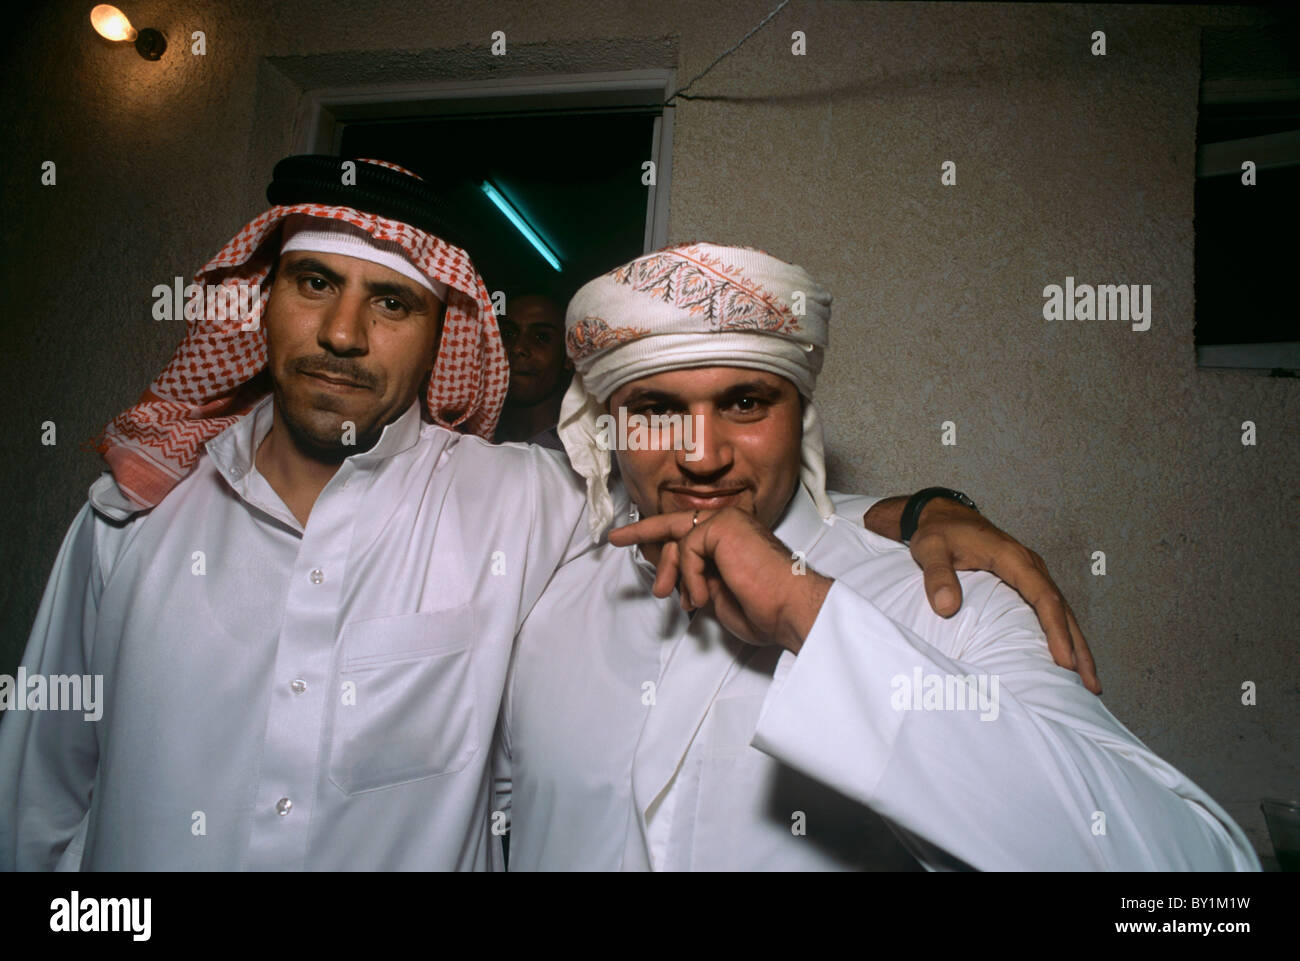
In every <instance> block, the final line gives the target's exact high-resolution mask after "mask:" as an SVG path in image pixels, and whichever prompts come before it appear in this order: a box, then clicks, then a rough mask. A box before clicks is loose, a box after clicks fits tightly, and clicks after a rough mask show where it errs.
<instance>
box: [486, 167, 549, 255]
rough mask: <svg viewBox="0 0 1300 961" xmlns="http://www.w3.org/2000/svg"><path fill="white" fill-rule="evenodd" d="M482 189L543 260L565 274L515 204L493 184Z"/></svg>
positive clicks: (487, 183) (544, 242) (488, 184)
mask: <svg viewBox="0 0 1300 961" xmlns="http://www.w3.org/2000/svg"><path fill="white" fill-rule="evenodd" d="M480 189H482V191H483V192H484V193H485V194H487V196H488V199H489V200H491V201H492V202H493V203H494V204H496V205H497V209H498V210H500V211H501V212H502V213H503V214H505V215H506V219H507V220H508V221H510V222H511V223H512V224H514V226H515V229H516V230H517V231H519V232H520V233H521V234H523V235H524V239H525V240H527V241H528V242H529V243H530V244H532V245H533V247H535V248H536V249H537V252H538V253H539V254H541V255H542V258H543V259H544V260H545V261H546V262H547V263H548V264H550V265H551V266H552V267H554V268H555V269H556V270H559V271H561V272H563V269H562V268H561V267H560V258H559V257H557V256H555V252H554V251H552V250H551V248H550V247H548V246H547V245H546V241H544V240H542V238H541V237H539V236H538V235H537V231H535V230H534V229H533V228H532V227H530V226H529V225H528V221H527V220H526V219H525V218H524V215H523V214H522V213H520V212H519V211H518V210H516V209H515V207H514V204H512V203H511V202H510V201H509V200H507V199H506V198H505V197H504V196H503V195H502V194H501V191H499V190H497V188H496V187H494V186H492V184H491V182H489V181H487V180H485V181H483V183H482V184H481V185H480Z"/></svg>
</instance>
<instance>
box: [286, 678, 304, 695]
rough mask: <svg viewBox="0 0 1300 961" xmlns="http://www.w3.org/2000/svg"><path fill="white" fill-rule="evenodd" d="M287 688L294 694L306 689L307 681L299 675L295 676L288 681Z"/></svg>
mask: <svg viewBox="0 0 1300 961" xmlns="http://www.w3.org/2000/svg"><path fill="white" fill-rule="evenodd" d="M289 690H291V691H293V693H295V694H301V693H302V692H303V691H305V690H307V682H306V681H304V680H303V679H302V678H300V677H296V678H294V679H293V680H292V681H290V682H289Z"/></svg>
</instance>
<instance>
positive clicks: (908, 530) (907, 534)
mask: <svg viewBox="0 0 1300 961" xmlns="http://www.w3.org/2000/svg"><path fill="white" fill-rule="evenodd" d="M936 497H946V498H948V500H951V501H956V502H957V503H958V504H963V505H965V506H966V507H969V508H970V509H971V510H973V511H976V512H978V511H979V508H978V507H976V506H975V502H974V501H973V500H971V499H970V498H969V497H967V496H966V495H965V494H963V493H962V492H961V491H955V490H952V489H951V488H948V487H927V488H925V490H919V491H917V492H916V493H915V494H913V495H912V496H911V497H909V498H908V499H907V503H906V504H905V505H904V506H903V519H902V520H901V521H900V522H899V525H898V529H899V530H898V532H899V534H900V535H901V537H900V538H899V539H900V540H901V541H902V542H903V543H904V544H908V543H910V542H911V540H912V537H913V536H914V535H915V534H916V524H917V521H918V520H919V519H920V517H921V511H923V510H924V509H925V505H926V504H928V503H930V501H932V500H934V498H936Z"/></svg>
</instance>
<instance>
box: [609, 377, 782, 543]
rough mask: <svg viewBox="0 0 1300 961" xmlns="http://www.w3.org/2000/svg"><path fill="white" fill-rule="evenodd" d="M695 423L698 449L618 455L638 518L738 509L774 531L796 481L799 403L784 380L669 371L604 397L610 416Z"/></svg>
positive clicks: (678, 444) (668, 445) (677, 440)
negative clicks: (621, 412) (620, 412)
mask: <svg viewBox="0 0 1300 961" xmlns="http://www.w3.org/2000/svg"><path fill="white" fill-rule="evenodd" d="M620 407H626V408H627V413H628V415H629V416H631V415H633V414H640V415H642V416H644V417H646V418H650V417H651V416H653V415H655V414H659V415H672V414H679V415H682V416H683V417H686V416H689V417H692V418H694V428H695V436H694V438H693V439H694V441H695V447H696V449H695V451H694V452H690V451H687V450H685V449H684V445H683V444H682V443H681V441H682V438H681V437H680V436H679V437H677V438H674V441H675V442H674V443H668V442H667V438H662V439H661V440H662V442H660V443H656V444H655V446H658V447H662V448H672V447H676V448H678V449H675V450H674V449H660V450H620V451H619V452H618V463H619V469H620V471H621V472H622V475H623V480H624V482H625V483H626V484H627V487H628V491H629V492H630V493H631V495H632V498H633V500H634V501H636V505H637V507H638V508H639V509H640V511H641V514H642V515H643V516H650V515H652V514H660V513H667V512H669V511H694V510H716V509H718V508H722V507H738V508H740V509H741V510H743V511H746V512H747V513H750V514H753V515H755V516H756V517H757V518H758V520H760V521H761V522H762V523H763V524H765V525H767V526H768V527H772V526H775V524H776V522H777V521H778V520H779V519H780V517H781V514H782V513H783V512H784V511H785V507H786V505H787V504H788V503H789V501H790V497H791V496H792V495H793V494H794V491H795V486H796V484H797V483H798V481H799V466H800V462H801V441H802V437H803V404H802V401H801V400H800V398H799V391H798V390H797V389H796V388H795V386H794V384H792V383H791V382H790V381H788V380H786V379H785V378H784V377H778V376H777V375H776V374H771V373H768V372H767V371H761V370H748V369H744V368H739V367H700V368H695V369H690V370H674V371H668V372H666V373H662V374H654V375H652V376H650V377H642V378H641V379H639V380H635V381H632V382H631V383H629V384H624V385H623V386H622V387H620V388H619V389H618V390H616V391H615V392H614V393H613V394H612V395H610V398H609V410H610V413H611V414H613V415H614V416H615V417H617V415H618V409H619V408H620Z"/></svg>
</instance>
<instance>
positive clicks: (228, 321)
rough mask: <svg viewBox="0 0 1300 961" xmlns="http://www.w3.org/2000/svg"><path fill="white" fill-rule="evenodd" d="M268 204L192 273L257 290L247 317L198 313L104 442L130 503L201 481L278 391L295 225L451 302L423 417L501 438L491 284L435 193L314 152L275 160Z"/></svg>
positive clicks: (373, 165) (383, 169)
mask: <svg viewBox="0 0 1300 961" xmlns="http://www.w3.org/2000/svg"><path fill="white" fill-rule="evenodd" d="M349 178H350V179H351V180H353V181H355V182H346V181H348V180H349ZM267 196H268V198H269V199H270V200H271V202H272V203H273V204H274V205H275V206H273V207H272V208H271V209H270V210H268V211H266V212H265V213H263V214H262V215H260V216H259V217H257V218H256V219H254V220H253V221H252V222H251V223H249V224H248V225H247V226H245V227H244V228H243V229H242V230H241V231H239V233H238V234H236V235H235V237H234V238H233V239H232V240H231V241H230V242H229V243H227V244H226V245H225V247H223V248H222V249H221V251H220V252H219V253H218V254H217V255H216V256H215V257H213V258H212V260H210V261H209V262H208V264H207V265H206V266H205V267H204V268H203V269H202V270H200V271H199V273H198V275H197V276H196V277H195V282H196V283H197V284H198V285H199V286H200V288H204V287H209V286H213V285H221V286H223V287H228V288H230V289H231V290H232V291H236V290H238V288H239V287H240V286H241V285H245V286H247V287H252V286H254V285H257V287H258V288H260V293H261V295H260V297H256V298H253V299H252V300H251V302H249V301H248V299H247V298H245V299H244V301H243V304H244V306H245V307H246V309H240V308H238V307H234V305H235V304H236V303H238V302H239V301H238V298H235V297H231V298H229V300H226V299H223V298H220V297H218V298H212V302H213V305H214V307H215V309H210V310H206V311H196V312H195V313H199V314H200V316H198V317H196V318H194V319H191V320H190V321H189V332H188V333H187V335H186V337H185V340H184V341H183V342H182V343H181V345H180V346H179V347H178V348H177V349H176V353H175V354H174V355H173V357H172V359H171V361H170V362H169V363H168V364H167V366H166V367H165V368H164V369H163V371H162V373H161V374H159V375H158V377H157V378H156V379H155V380H154V382H153V383H152V384H151V385H150V387H149V389H148V390H147V391H146V392H145V394H144V396H143V397H141V399H140V400H139V402H137V403H136V404H135V406H133V407H131V408H130V409H129V410H127V411H126V412H124V413H122V414H120V415H118V416H117V417H116V418H114V419H113V420H112V422H110V423H109V424H108V426H107V427H106V428H105V429H104V432H103V434H102V435H101V437H100V438H99V439H98V442H97V448H98V450H99V452H100V453H101V454H102V455H103V456H104V459H105V460H106V461H107V462H108V465H109V468H110V469H111V470H112V472H113V477H114V479H115V481H116V482H117V487H118V489H119V490H120V491H121V492H122V494H124V495H125V497H126V499H127V501H128V502H129V505H130V506H131V507H134V508H136V509H139V508H148V507H152V506H154V505H155V504H157V503H158V502H159V501H160V500H161V499H162V498H163V497H164V496H166V494H167V492H168V491H170V490H171V489H172V488H173V487H174V486H175V485H176V484H177V482H179V481H180V480H181V478H183V477H184V476H185V475H186V474H188V473H189V472H190V470H191V469H192V468H193V466H194V464H195V461H196V460H197V458H198V456H199V453H200V451H201V450H202V448H203V445H204V444H205V443H206V442H207V441H208V440H210V439H212V438H213V437H215V436H216V435H218V434H220V433H221V432H222V431H223V430H224V429H225V428H226V427H228V426H230V425H231V424H232V423H233V422H234V421H235V419H236V418H237V417H239V416H240V415H241V414H244V413H246V412H247V411H248V410H249V409H250V408H251V407H252V405H253V404H254V403H255V402H256V401H257V400H258V399H259V398H260V397H261V396H264V395H265V393H266V391H267V390H268V389H269V388H270V386H271V385H270V383H268V381H267V378H265V377H259V376H258V375H259V374H261V373H262V372H263V371H264V370H265V369H266V366H267V341H266V333H265V326H264V324H263V323H262V318H263V316H264V314H265V311H266V307H267V301H268V299H269V297H270V294H271V287H270V286H269V285H266V284H265V281H266V280H267V279H268V275H269V274H270V273H271V270H272V267H273V266H274V264H275V262H276V260H277V258H278V257H279V256H280V255H281V254H282V253H283V252H284V251H283V250H282V246H283V244H284V243H285V242H286V240H287V234H288V232H289V231H287V230H285V229H284V225H285V223H286V221H287V222H288V226H289V227H290V228H296V229H297V230H300V231H301V230H309V231H310V232H311V233H312V234H314V235H316V236H320V235H322V234H323V233H324V232H325V231H326V229H327V228H330V229H332V231H333V233H335V234H336V235H337V237H347V238H350V240H351V241H352V243H351V244H350V246H349V247H348V248H347V250H348V253H349V255H351V256H355V257H361V258H364V259H369V260H372V261H374V262H382V263H383V264H384V265H385V266H389V267H394V266H397V267H398V268H399V269H400V267H401V266H405V267H406V268H407V271H408V272H409V275H410V276H411V277H413V278H421V277H423V278H425V280H426V282H425V283H424V284H423V286H424V287H425V288H427V289H429V290H430V291H435V292H436V296H438V299H439V300H441V301H443V302H444V303H445V315H444V317H443V321H442V330H441V339H440V342H439V346H438V352H437V358H436V361H435V362H434V365H433V373H432V377H430V379H429V385H428V390H427V393H426V395H425V410H424V414H425V417H426V418H427V419H429V420H430V421H432V422H433V423H437V424H442V425H443V426H445V427H453V428H457V429H459V430H462V431H465V432H469V433H473V434H478V435H479V436H482V437H491V436H492V432H493V430H494V428H495V426H496V422H497V418H498V416H499V414H500V410H501V405H502V403H503V402H504V399H505V394H506V388H507V385H508V380H509V366H508V363H507V360H506V355H505V351H504V348H503V347H502V345H501V337H500V333H499V331H498V328H497V323H496V318H495V315H494V313H493V309H492V303H491V298H490V297H489V295H488V293H487V291H486V289H485V288H484V286H483V281H482V280H481V279H480V277H479V276H478V274H477V273H476V271H475V269H474V265H473V264H472V263H471V262H470V259H469V257H468V255H467V254H466V253H465V252H464V251H463V250H461V249H460V248H459V247H455V246H453V245H451V244H450V243H448V242H447V241H445V240H443V239H442V238H441V237H439V236H438V235H437V234H438V233H441V232H442V230H441V222H440V219H439V217H440V211H439V206H438V205H439V201H438V198H437V195H436V194H434V193H433V192H432V191H430V190H429V189H428V188H427V187H425V186H424V184H423V182H422V181H421V180H420V178H418V177H416V176H415V175H414V174H411V173H409V172H408V171H405V170H403V169H402V168H400V167H397V166H395V165H393V164H388V163H385V162H383V161H366V160H359V161H342V160H340V159H339V158H336V157H313V156H304V157H290V158H287V159H286V160H284V161H281V162H280V164H278V165H277V167H276V170H275V178H274V181H273V183H272V184H271V186H270V187H269V188H268V190H267ZM277 241H278V243H277ZM299 249H301V248H299ZM338 249H340V250H342V249H344V248H342V247H340V248H338ZM379 251H381V252H382V253H383V254H384V255H386V256H385V257H384V259H383V260H382V261H381V260H376V256H377V254H376V252H379ZM227 304H230V305H231V308H232V309H226V308H227ZM398 413H400V410H399V411H398ZM380 426H382V425H380ZM357 449H358V448H357V447H354V448H353V449H352V450H351V451H349V453H355V452H356V450H357ZM360 449H364V448H363V447H362V448H360ZM100 490H101V496H102V492H103V488H102V487H101V488H100ZM123 506H124V507H125V506H126V505H123Z"/></svg>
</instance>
